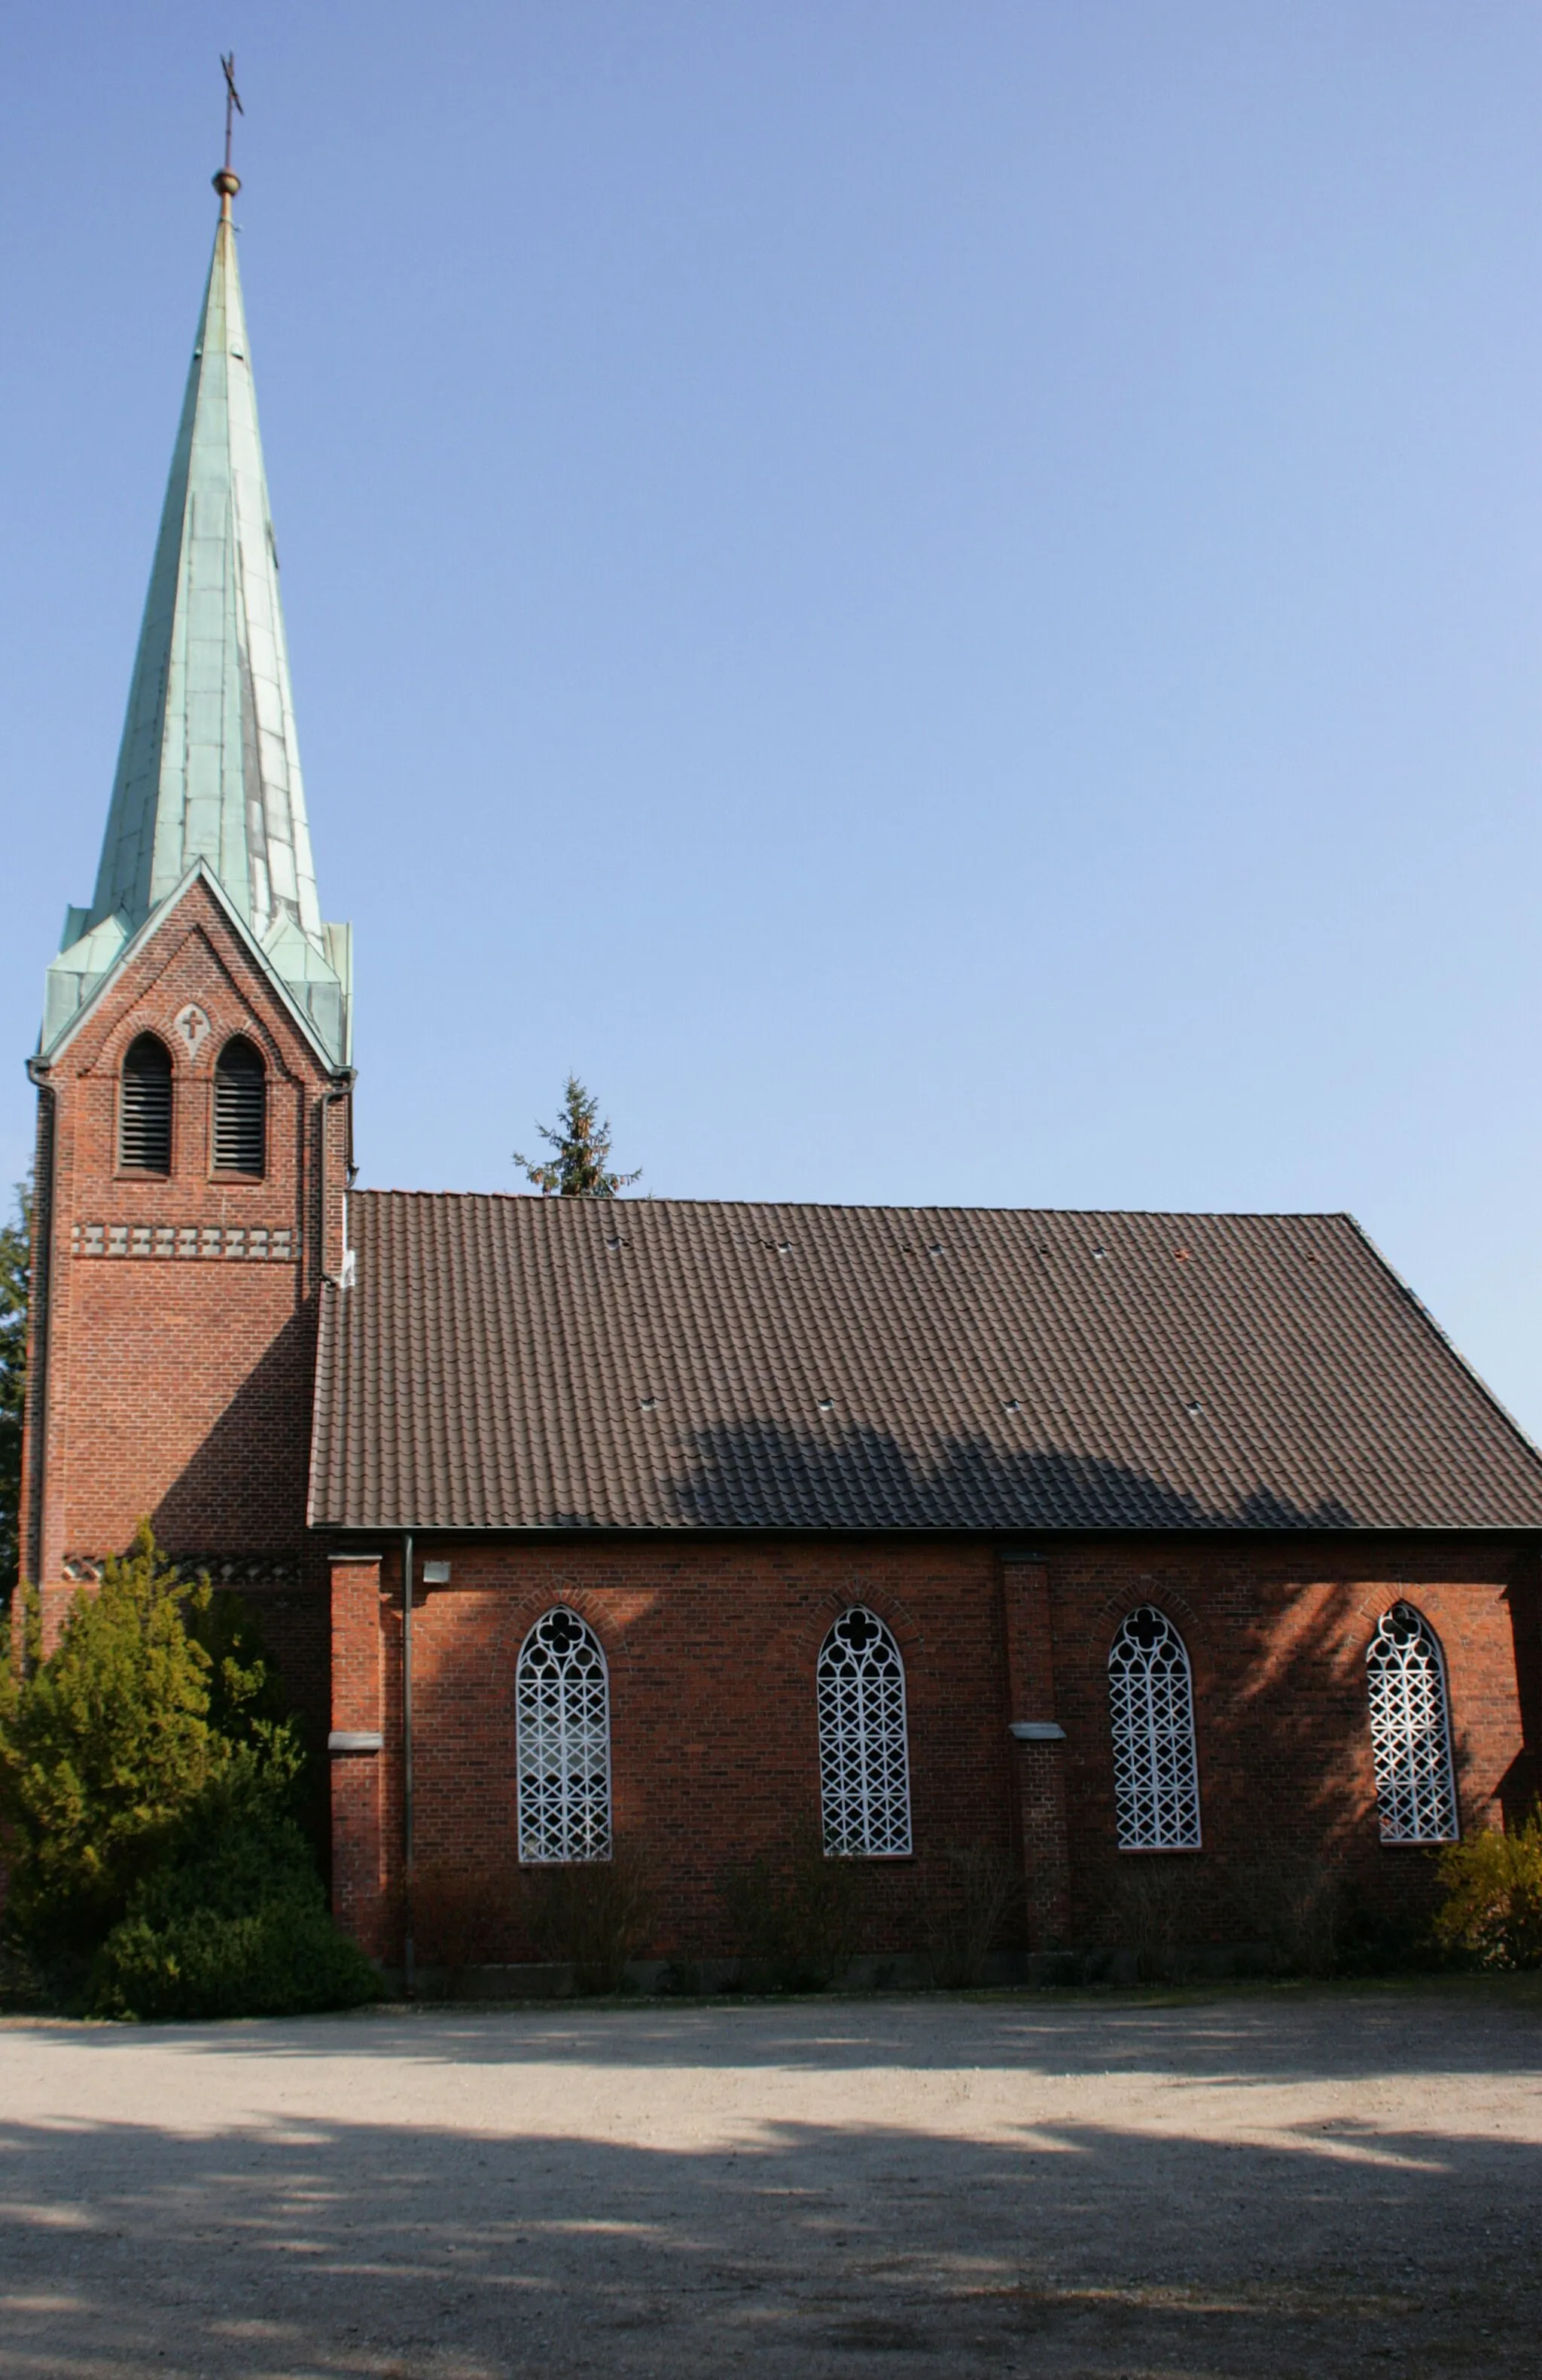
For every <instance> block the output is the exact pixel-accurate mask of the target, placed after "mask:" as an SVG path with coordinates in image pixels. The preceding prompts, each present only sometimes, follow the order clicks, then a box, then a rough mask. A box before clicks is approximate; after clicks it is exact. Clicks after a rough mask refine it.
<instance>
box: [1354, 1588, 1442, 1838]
mask: <svg viewBox="0 0 1542 2380" xmlns="http://www.w3.org/2000/svg"><path fill="white" fill-rule="evenodd" d="M1366 1679H1367V1685H1368V1688H1369V1692H1370V1741H1371V1750H1372V1752H1373V1754H1374V1755H1375V1759H1376V1802H1377V1808H1378V1810H1379V1813H1380V1818H1381V1840H1382V1841H1383V1842H1384V1843H1453V1842H1454V1841H1455V1840H1456V1839H1457V1836H1458V1834H1459V1832H1460V1831H1461V1830H1460V1828H1459V1826H1458V1824H1457V1804H1456V1777H1455V1773H1454V1771H1453V1769H1452V1759H1451V1712H1450V1708H1449V1706H1448V1704H1447V1699H1446V1665H1445V1662H1444V1660H1443V1659H1442V1658H1441V1654H1440V1643H1439V1640H1438V1639H1437V1637H1436V1634H1435V1631H1434V1630H1433V1628H1431V1626H1430V1624H1429V1622H1428V1620H1426V1619H1425V1618H1424V1617H1423V1615H1422V1614H1421V1613H1419V1612H1417V1611H1416V1610H1415V1609H1414V1607H1413V1605H1412V1604H1411V1603H1394V1604H1393V1606H1392V1608H1391V1610H1390V1611H1384V1612H1383V1613H1382V1615H1381V1618H1380V1620H1379V1622H1378V1624H1377V1630H1376V1633H1375V1635H1374V1636H1373V1637H1372V1638H1371V1640H1370V1646H1369V1649H1368V1651H1367V1654H1366Z"/></svg>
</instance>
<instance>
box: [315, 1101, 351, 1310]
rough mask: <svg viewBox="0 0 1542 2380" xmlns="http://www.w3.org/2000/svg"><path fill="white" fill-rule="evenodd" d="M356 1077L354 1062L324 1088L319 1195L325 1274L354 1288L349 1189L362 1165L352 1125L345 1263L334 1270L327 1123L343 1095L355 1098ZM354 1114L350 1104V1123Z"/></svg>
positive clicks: (336, 1284)
mask: <svg viewBox="0 0 1542 2380" xmlns="http://www.w3.org/2000/svg"><path fill="white" fill-rule="evenodd" d="M356 1080H357V1077H356V1076H355V1073H354V1070H353V1068H352V1067H351V1066H350V1067H348V1068H347V1069H346V1071H345V1072H344V1073H343V1074H342V1075H333V1077H332V1087H331V1090H330V1091H323V1092H322V1094H321V1164H320V1175H321V1179H320V1184H319V1196H320V1200H321V1278H322V1280H323V1281H325V1282H326V1283H327V1285H328V1287H329V1288H331V1289H352V1287H353V1285H354V1252H353V1250H352V1248H350V1246H349V1245H348V1192H349V1191H350V1190H351V1189H352V1188H353V1186H354V1177H355V1173H356V1172H357V1171H358V1169H357V1167H356V1166H355V1163H354V1153H353V1147H352V1142H353V1133H352V1130H351V1129H350V1131H349V1135H348V1138H349V1144H350V1145H349V1147H348V1148H347V1149H346V1150H345V1152H344V1156H343V1163H344V1167H345V1170H346V1175H347V1179H346V1182H345V1184H344V1186H343V1266H342V1269H341V1271H339V1272H335V1273H331V1272H329V1271H328V1270H327V1150H328V1144H329V1140H330V1135H329V1133H328V1130H327V1123H328V1115H329V1111H330V1110H331V1109H332V1108H334V1107H335V1106H336V1105H337V1102H338V1100H339V1099H351V1098H352V1095H353V1088H354V1084H355V1081H356ZM352 1117H353V1110H352V1108H351V1107H350V1109H349V1121H350V1126H351V1123H352Z"/></svg>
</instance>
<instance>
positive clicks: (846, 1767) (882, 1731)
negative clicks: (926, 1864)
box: [818, 1604, 910, 1859]
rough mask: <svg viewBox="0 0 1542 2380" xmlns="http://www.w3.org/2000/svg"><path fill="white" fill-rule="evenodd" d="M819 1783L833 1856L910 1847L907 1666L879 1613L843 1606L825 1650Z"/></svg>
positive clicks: (828, 1852)
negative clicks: (848, 1609)
mask: <svg viewBox="0 0 1542 2380" xmlns="http://www.w3.org/2000/svg"><path fill="white" fill-rule="evenodd" d="M818 1683H819V1783H820V1800H821V1804H822V1807H823V1810H824V1818H825V1856H826V1858H829V1859H884V1858H891V1859H892V1858H896V1857H898V1856H900V1855H902V1854H903V1853H905V1852H909V1850H910V1755H909V1752H908V1751H907V1749H906V1743H905V1665H904V1663H903V1662H902V1661H901V1659H900V1658H899V1647H898V1645H897V1644H896V1643H895V1641H894V1638H893V1637H892V1636H891V1635H890V1633H889V1632H888V1630H887V1629H886V1628H885V1625H884V1623H883V1621H881V1620H880V1619H879V1617H878V1615H877V1613H876V1612H875V1611H868V1610H866V1609H863V1608H862V1606H861V1605H860V1604H859V1605H858V1607H857V1608H856V1609H855V1610H852V1611H844V1612H842V1614H841V1616H840V1618H839V1619H838V1620H837V1621H836V1624H835V1626H834V1627H833V1628H832V1629H831V1631H830V1633H829V1634H828V1635H827V1636H826V1637H825V1642H824V1644H823V1645H822V1646H821V1647H820V1654H819V1670H818Z"/></svg>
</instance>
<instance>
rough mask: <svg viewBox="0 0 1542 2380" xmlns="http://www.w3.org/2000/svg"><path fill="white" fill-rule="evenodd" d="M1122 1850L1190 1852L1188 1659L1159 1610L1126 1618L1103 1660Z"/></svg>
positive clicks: (1195, 1836)
mask: <svg viewBox="0 0 1542 2380" xmlns="http://www.w3.org/2000/svg"><path fill="white" fill-rule="evenodd" d="M1108 1694H1109V1702H1110V1706H1111V1708H1112V1715H1113V1722H1114V1803H1115V1805H1116V1808H1117V1813H1118V1830H1119V1849H1120V1850H1121V1851H1122V1852H1178V1851H1198V1850H1199V1761H1198V1758H1197V1755H1196V1753H1195V1747H1194V1682H1193V1677H1192V1674H1191V1672H1190V1670H1189V1666H1188V1654H1187V1650H1186V1649H1185V1646H1184V1641H1183V1638H1182V1637H1181V1636H1180V1635H1179V1634H1178V1632H1177V1630H1176V1629H1175V1627H1174V1625H1173V1623H1172V1621H1170V1620H1169V1619H1168V1618H1167V1616H1166V1614H1165V1612H1162V1611H1158V1610H1157V1609H1156V1607H1155V1605H1154V1604H1150V1603H1143V1604H1141V1605H1140V1607H1139V1609H1138V1610H1135V1611H1132V1612H1130V1613H1129V1615H1128V1616H1127V1618H1126V1621H1125V1622H1124V1624H1123V1626H1122V1627H1121V1628H1120V1630H1119V1633H1118V1634H1117V1635H1116V1636H1115V1637H1114V1645H1113V1648H1112V1650H1111V1651H1110V1653H1109V1657H1108Z"/></svg>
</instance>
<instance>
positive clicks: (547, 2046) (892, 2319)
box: [0, 1979, 1542, 2380]
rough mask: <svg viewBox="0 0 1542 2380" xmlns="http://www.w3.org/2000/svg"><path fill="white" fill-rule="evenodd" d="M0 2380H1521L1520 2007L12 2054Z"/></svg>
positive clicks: (1532, 2163)
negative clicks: (26, 2379) (91, 2379)
mask: <svg viewBox="0 0 1542 2380" xmlns="http://www.w3.org/2000/svg"><path fill="white" fill-rule="evenodd" d="M0 2155H3V2157H4V2165H3V2167H0V2200H3V2202H4V2204H3V2205H0V2372H3V2373H4V2374H6V2380H11V2376H12V2375H22V2374H25V2375H34V2374H47V2375H50V2380H53V2375H63V2374H69V2375H76V2374H80V2375H95V2374H141V2373H155V2374H167V2375H182V2374H186V2375H202V2374H220V2375H224V2374H241V2375H254V2380H256V2375H260V2380H279V2375H284V2376H285V2380H288V2375H301V2374H304V2375H311V2374H317V2375H320V2374H327V2375H331V2374H375V2375H379V2380H419V2375H421V2380H487V2375H493V2374H498V2375H502V2374H525V2373H530V2374H536V2373H540V2374H543V2375H545V2374H552V2375H560V2374H628V2375H632V2374H636V2375H639V2380H644V2376H645V2375H646V2380H652V2375H656V2374H657V2375H659V2380H665V2375H668V2380H690V2376H691V2375H695V2374H704V2375H705V2374H713V2375H718V2374H724V2373H725V2372H728V2373H731V2372H733V2371H735V2370H737V2369H743V2370H744V2371H745V2372H746V2373H753V2374H765V2375H767V2380H782V2375H786V2380H794V2375H796V2380H824V2375H826V2374H829V2375H842V2376H843V2380H844V2375H852V2380H859V2375H862V2374H869V2373H872V2374H877V2373H882V2374H885V2375H887V2380H913V2375H920V2374H956V2373H957V2374H970V2373H973V2372H976V2371H978V2372H980V2373H982V2374H993V2373H1012V2372H1018V2373H1023V2374H1034V2375H1043V2380H1062V2375H1064V2380H1070V2375H1084V2380H1147V2375H1149V2374H1163V2375H1164V2380H1165V2375H1172V2374H1190V2375H1195V2376H1196V2380H1199V2375H1204V2380H1211V2375H1221V2374H1224V2375H1228V2380H1230V2376H1231V2375H1244V2374H1247V2375H1251V2374H1267V2375H1270V2380H1277V2375H1279V2376H1280V2380H1283V2375H1285V2374H1302V2375H1307V2374H1310V2375H1311V2376H1312V2380H1331V2376H1332V2375H1337V2374H1350V2373H1361V2372H1373V2373H1391V2374H1396V2375H1398V2380H1416V2375H1428V2380H1436V2376H1437V2375H1445V2374H1453V2375H1454V2374H1464V2375H1466V2374H1485V2375H1502V2380H1509V2376H1510V2375H1512V2374H1513V2375H1515V2380H1522V2375H1524V2380H1537V2375H1538V2374H1542V2256H1539V2250H1542V1991H1539V1989H1538V1987H1537V1983H1536V1982H1535V1981H1533V1980H1532V1979H1524V1980H1516V1981H1514V1982H1512V1983H1510V1984H1504V1983H1496V1984H1494V1985H1488V1984H1475V1985H1469V1986H1455V1985H1439V1986H1437V1985H1425V1986H1422V1987H1414V1988H1410V1987H1395V1988H1394V1987H1388V1988H1372V1987H1366V1988H1360V1989H1346V1988H1339V1989H1325V1990H1300V1991H1290V1990H1279V1989H1276V1990H1268V1989H1258V1990H1253V1991H1243V1990H1237V1991H1232V1992H1227V1993H1210V1994H1192V1993H1191V1994H1185V1995H1168V1996H1166V1997H1160V1996H1155V1995H1145V1996H1141V1995H1135V1994H1131V1995H1126V1996H1121V1997H1113V1996H1107V1997H1098V1996H1093V1995H1077V1994H1069V1993H1064V1994H1049V1993H1046V1994H1041V1995H1027V1994H1025V1995H1022V1996H1020V1997H1013V1996H1009V1995H1004V1996H1002V1997H1000V1998H975V1999H946V1998H918V1999H892V1998H891V1999H867V2000H823V2001H802V2002H792V2003H785V2004H780V2005H777V2004H773V2003H765V2002H761V2003H754V2004H750V2005H721V2006H719V2005H713V2006H710V2007H706V2006H692V2005H676V2006H661V2005H657V2004H647V2005H644V2006H632V2007H625V2006H621V2007H615V2008H608V2007H607V2008H594V2009H586V2010H577V2011H575V2010H572V2008H565V2009H561V2010H550V2009H548V2010H521V2011H507V2010H480V2009H475V2010H468V2009H458V2008H457V2009H438V2010H426V2011H424V2010H399V2009H398V2010H383V2011H372V2012H369V2013H367V2014H364V2015H360V2016H355V2017H340V2018H331V2019H320V2018H319V2019H311V2020H307V2021H305V2022H294V2023H253V2024H228V2025H200V2026H178V2027H175V2028H165V2029H158V2030H151V2029H144V2030H130V2029H127V2028H116V2027H110V2026H86V2025H69V2024H50V2023H35V2022H24V2021H12V2022H6V2023H4V2024H0Z"/></svg>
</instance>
